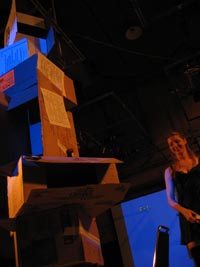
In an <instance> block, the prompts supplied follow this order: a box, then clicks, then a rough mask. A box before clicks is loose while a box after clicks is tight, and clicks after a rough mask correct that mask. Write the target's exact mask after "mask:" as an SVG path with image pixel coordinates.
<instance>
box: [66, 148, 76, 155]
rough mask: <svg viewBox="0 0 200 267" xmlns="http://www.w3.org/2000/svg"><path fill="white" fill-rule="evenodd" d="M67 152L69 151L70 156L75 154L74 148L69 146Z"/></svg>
mask: <svg viewBox="0 0 200 267" xmlns="http://www.w3.org/2000/svg"><path fill="white" fill-rule="evenodd" d="M66 152H67V156H68V157H73V155H74V150H73V148H68V149H67V151H66Z"/></svg>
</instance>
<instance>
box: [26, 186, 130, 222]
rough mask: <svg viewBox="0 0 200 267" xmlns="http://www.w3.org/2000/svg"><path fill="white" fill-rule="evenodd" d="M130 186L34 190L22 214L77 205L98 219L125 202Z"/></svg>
mask: <svg viewBox="0 0 200 267" xmlns="http://www.w3.org/2000/svg"><path fill="white" fill-rule="evenodd" d="M129 187H130V184H128V183H120V184H98V185H86V186H81V187H69V188H67V187H66V188H53V189H52V188H47V189H33V190H32V191H31V193H30V195H29V197H28V199H27V202H26V205H25V207H24V209H23V210H22V213H23V214H25V213H29V212H31V211H32V209H33V210H38V211H40V210H43V209H44V210H45V209H51V208H54V207H59V206H62V205H72V204H73V205H77V206H78V207H80V208H81V209H83V210H84V211H85V212H86V213H87V214H88V215H89V216H91V217H96V216H98V215H99V214H101V213H103V212H105V211H106V210H108V209H109V208H111V207H113V206H114V205H115V204H118V203H120V202H121V201H123V199H124V197H125V194H126V193H127V191H128V189H129Z"/></svg>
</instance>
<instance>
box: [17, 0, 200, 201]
mask: <svg viewBox="0 0 200 267" xmlns="http://www.w3.org/2000/svg"><path fill="white" fill-rule="evenodd" d="M16 5H17V11H18V12H24V13H27V14H31V15H34V16H39V17H43V18H45V21H46V23H47V25H52V26H53V27H54V30H55V34H56V48H54V50H53V51H52V52H51V53H50V54H49V58H50V59H51V60H52V61H53V62H54V63H55V64H57V65H58V66H59V67H60V68H62V69H63V71H64V72H65V73H66V74H67V75H68V76H69V77H70V78H72V79H73V81H74V85H75V89H76V95H77V100H78V105H77V107H76V108H74V109H73V115H74V120H75V125H76V131H77V139H78V143H79V147H80V156H92V157H115V158H118V159H121V160H123V162H124V163H123V164H119V166H118V171H119V176H120V180H121V181H125V182H127V181H128V182H131V184H132V187H131V190H130V195H129V196H128V197H130V198H132V197H135V196H136V195H138V194H141V193H144V192H145V191H146V190H147V191H149V190H150V188H151V190H152V188H154V189H157V188H159V187H161V188H162V187H163V171H164V168H165V165H166V164H168V160H169V153H168V150H167V147H166V141H165V140H166V136H167V134H168V133H169V132H170V131H172V130H178V131H182V132H183V133H184V134H186V136H187V137H188V138H189V141H190V142H191V145H192V146H194V148H195V149H196V151H197V152H199V136H200V126H199V125H200V124H199V117H200V99H199V98H200V93H199V92H200V89H198V87H199V80H200V79H199V72H200V67H199V66H200V58H199V57H200V1H199V0H196V1H195V0H186V1H183V0H162V1H160V0H151V1H145V0H118V1H116V0H101V1H97V0H67V1H63V0H62V1H61V0H56V1H53V0H52V1H50V0H49V1H42V0H41V1H36V0H29V1H28V0H26V1H23V0H16ZM128 197H127V198H128Z"/></svg>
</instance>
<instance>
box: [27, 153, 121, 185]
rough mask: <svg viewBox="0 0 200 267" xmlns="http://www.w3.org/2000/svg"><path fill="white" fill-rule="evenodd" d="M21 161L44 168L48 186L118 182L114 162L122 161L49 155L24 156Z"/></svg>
mask: <svg viewBox="0 0 200 267" xmlns="http://www.w3.org/2000/svg"><path fill="white" fill-rule="evenodd" d="M23 162H24V165H26V164H32V166H35V167H36V166H37V167H40V168H41V170H45V173H46V176H47V177H48V185H49V187H64V186H65V187H66V186H76V185H80V186H81V185H85V184H97V183H101V184H108V183H119V177H118V172H117V168H116V164H121V163H122V161H120V160H118V159H115V158H91V157H50V156H42V157H26V156H24V157H23ZM27 172H28V170H27ZM56 177H57V178H56Z"/></svg>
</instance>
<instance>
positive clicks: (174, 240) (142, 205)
mask: <svg viewBox="0 0 200 267" xmlns="http://www.w3.org/2000/svg"><path fill="white" fill-rule="evenodd" d="M122 210H123V215H124V220H125V225H126V227H127V234H128V238H129V242H130V246H131V251H132V254H133V260H134V262H135V267H144V266H145V267H152V266H153V255H154V250H155V246H156V235H157V229H158V226H159V225H164V226H166V227H168V228H169V229H170V230H169V267H177V266H181V267H193V266H194V265H193V261H192V260H191V259H190V258H189V256H188V252H187V249H186V247H185V246H182V245H180V230H179V221H178V216H177V212H176V211H174V210H173V209H171V208H170V207H169V205H168V203H167V198H166V192H165V190H161V191H159V192H155V193H152V194H149V195H146V196H142V197H139V198H136V199H133V200H131V201H128V202H124V203H123V204H122Z"/></svg>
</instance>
